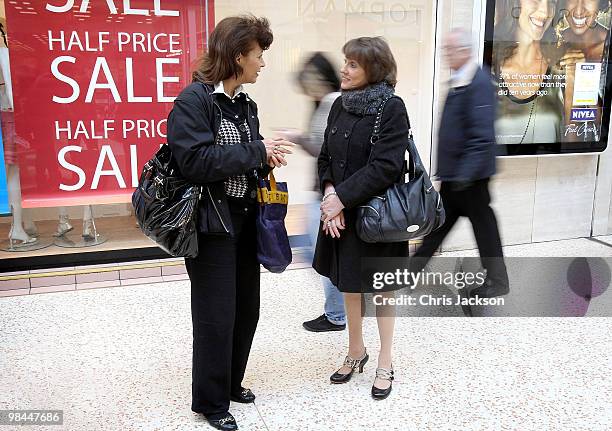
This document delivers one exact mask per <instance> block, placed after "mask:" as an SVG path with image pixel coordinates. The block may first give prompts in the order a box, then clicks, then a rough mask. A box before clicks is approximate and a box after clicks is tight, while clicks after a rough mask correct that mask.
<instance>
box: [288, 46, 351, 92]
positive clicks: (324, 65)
mask: <svg viewBox="0 0 612 431" xmlns="http://www.w3.org/2000/svg"><path fill="white" fill-rule="evenodd" d="M313 69H314V70H315V71H316V72H317V73H318V74H319V78H320V79H321V81H323V82H324V83H325V84H327V86H328V87H329V92H330V93H331V92H333V91H338V89H339V88H340V78H339V77H338V72H336V69H335V68H334V66H333V65H332V64H331V62H330V61H329V60H328V59H327V57H325V55H323V53H321V52H318V51H317V52H315V53H314V54H313V55H312V56H311V57H310V58H309V59H308V60H306V62H305V63H304V66H302V70H300V73H298V76H297V81H298V84H300V87H302V90H303V91H304V92H305V91H306V87H305V85H304V81H305V80H306V78H307V75H308V73H309V72H310V71H312V70H313Z"/></svg>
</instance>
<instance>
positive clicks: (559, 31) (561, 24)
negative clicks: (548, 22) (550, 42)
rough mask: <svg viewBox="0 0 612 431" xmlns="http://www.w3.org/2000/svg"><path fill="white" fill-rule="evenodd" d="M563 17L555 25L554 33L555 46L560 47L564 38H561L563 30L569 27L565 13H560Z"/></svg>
mask: <svg viewBox="0 0 612 431" xmlns="http://www.w3.org/2000/svg"><path fill="white" fill-rule="evenodd" d="M562 15H563V18H561V19H560V20H559V23H558V24H557V25H556V26H555V34H556V35H557V48H559V47H561V45H563V43H564V42H565V40H564V39H563V32H565V31H566V30H567V29H569V28H570V25H569V22H567V14H566V13H564V14H562Z"/></svg>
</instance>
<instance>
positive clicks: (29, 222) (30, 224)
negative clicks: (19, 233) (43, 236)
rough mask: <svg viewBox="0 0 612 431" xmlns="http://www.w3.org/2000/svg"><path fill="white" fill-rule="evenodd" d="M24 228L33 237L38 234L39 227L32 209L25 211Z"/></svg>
mask: <svg viewBox="0 0 612 431" xmlns="http://www.w3.org/2000/svg"><path fill="white" fill-rule="evenodd" d="M23 228H24V229H25V231H26V233H27V234H28V235H29V236H31V237H37V236H38V228H37V227H36V224H35V223H34V220H33V219H32V210H31V209H28V210H25V211H23Z"/></svg>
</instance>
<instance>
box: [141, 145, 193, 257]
mask: <svg viewBox="0 0 612 431" xmlns="http://www.w3.org/2000/svg"><path fill="white" fill-rule="evenodd" d="M201 194H202V187H201V186H196V185H194V184H192V183H190V182H188V181H187V180H185V179H184V178H182V177H181V176H180V174H179V172H178V169H177V168H176V166H174V162H173V160H172V153H171V151H170V147H168V144H164V145H162V146H161V147H160V149H159V150H158V151H157V153H156V154H155V155H154V156H153V158H152V159H151V160H149V161H148V162H147V163H146V164H145V165H144V168H143V169H142V174H141V175H140V180H139V181H138V187H137V188H136V190H135V191H134V193H133V194H132V205H133V206H134V212H135V214H136V220H138V226H140V229H141V230H142V232H143V233H144V234H145V235H146V236H147V237H149V238H151V239H152V240H153V241H155V242H156V243H157V245H158V246H159V247H161V248H162V249H163V250H164V251H166V252H167V253H169V254H171V255H172V256H174V257H196V256H197V255H198V229H197V213H198V203H199V201H200V197H201Z"/></svg>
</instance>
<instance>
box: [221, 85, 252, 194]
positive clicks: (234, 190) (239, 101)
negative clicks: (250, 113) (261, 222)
mask: <svg viewBox="0 0 612 431" xmlns="http://www.w3.org/2000/svg"><path fill="white" fill-rule="evenodd" d="M214 92H215V93H218V94H219V95H220V97H218V98H217V101H218V103H219V107H220V108H221V112H222V118H221V125H220V126H219V131H218V132H217V137H216V144H217V145H243V144H246V143H247V142H250V141H251V140H252V136H251V130H250V129H249V126H248V123H247V120H246V114H247V108H246V104H247V95H246V93H245V92H244V90H243V88H242V86H239V87H238V88H237V89H236V91H235V95H234V97H230V96H229V95H228V94H227V93H226V92H225V89H224V88H223V81H221V82H219V83H217V84H216V85H215V91H214ZM224 186H225V195H226V196H228V197H229V198H234V199H247V200H251V201H253V200H255V198H256V187H257V179H256V173H255V171H254V172H253V173H245V174H241V175H236V176H234V177H231V178H228V179H227V180H225V183H224Z"/></svg>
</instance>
